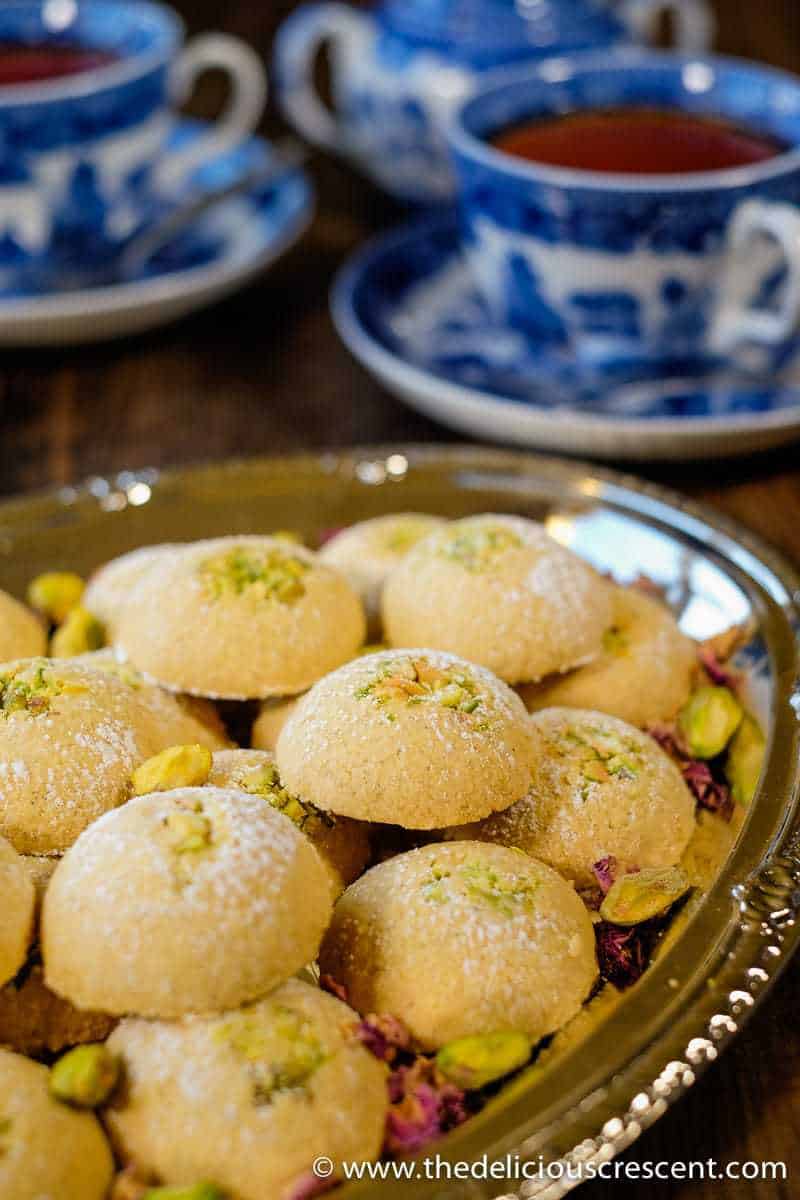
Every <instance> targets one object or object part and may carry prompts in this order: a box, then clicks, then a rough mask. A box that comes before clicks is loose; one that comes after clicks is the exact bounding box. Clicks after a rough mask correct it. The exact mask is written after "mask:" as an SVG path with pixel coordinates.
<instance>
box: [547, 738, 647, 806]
mask: <svg viewBox="0 0 800 1200" xmlns="http://www.w3.org/2000/svg"><path fill="white" fill-rule="evenodd" d="M547 736H548V741H549V743H550V745H551V746H552V747H553V748H554V750H555V751H556V752H557V753H558V754H560V755H562V756H568V757H570V758H574V757H575V755H576V754H577V755H578V756H579V758H580V760H581V761H580V771H581V776H582V778H583V788H582V795H583V798H584V799H586V798H587V796H588V795H589V792H590V789H591V784H593V783H608V781H609V780H610V779H614V778H616V779H636V778H637V776H638V774H639V772H640V770H641V769H642V751H641V746H640V745H639V743H638V742H637V741H636V740H635V739H634V738H633V737H626V736H624V735H622V734H619V733H617V732H616V730H612V729H606V728H604V727H603V726H601V725H591V724H588V723H582V724H581V725H570V726H568V727H567V728H566V729H565V730H564V731H563V732H557V733H555V734H548V735H547Z"/></svg>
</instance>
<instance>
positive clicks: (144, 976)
mask: <svg viewBox="0 0 800 1200" xmlns="http://www.w3.org/2000/svg"><path fill="white" fill-rule="evenodd" d="M330 912H331V888H330V882H329V877H328V873H327V872H326V870H325V867H324V866H323V864H322V861H321V859H320V857H319V855H318V854H317V852H316V850H315V849H314V848H313V846H312V845H311V844H310V843H309V841H308V840H307V839H306V838H305V837H303V835H302V834H301V833H300V832H299V830H297V829H296V828H295V826H294V825H293V824H292V822H291V821H290V820H288V818H287V817H284V816H283V815H282V814H281V813H279V812H277V811H276V810H275V809H274V808H272V807H271V806H270V805H269V804H265V803H264V801H263V800H262V799H261V797H259V796H250V795H247V794H245V793H244V792H241V791H233V790H225V789H222V788H209V787H203V788H178V789H176V790H175V791H172V792H160V793H157V794H153V795H149V796H139V797H137V798H136V799H134V800H131V801H130V802H129V803H128V804H126V805H124V806H123V807H122V808H118V809H115V810H114V811H113V812H110V813H106V815H105V816H104V817H102V818H101V819H100V820H99V821H96V822H95V823H94V825H92V826H91V827H90V828H89V829H87V830H86V831H85V832H84V833H83V834H82V835H81V837H79V838H78V840H77V842H76V843H75V845H74V846H73V847H72V848H71V849H70V850H69V851H68V853H67V854H66V855H65V856H64V858H63V859H62V860H61V862H60V863H59V865H58V867H57V869H56V872H55V874H54V875H53V878H52V880H51V881H50V886H49V887H48V889H47V892H46V894H45V898H44V906H43V910H42V953H43V958H44V966H45V980H46V982H47V985H48V987H50V988H52V990H53V991H54V992H57V993H58V995H60V996H64V997H65V998H66V999H67V1000H69V1001H71V1002H72V1003H73V1004H74V1005H75V1006H76V1007H77V1008H90V1009H96V1010H98V1011H100V1012H106V1013H111V1014H115V1015H122V1014H129V1013H135V1014H137V1015H140V1016H146V1017H165V1018H170V1017H178V1016H181V1015H182V1014H184V1013H189V1012H218V1011H221V1010H222V1009H226V1008H234V1007H236V1006H237V1005H239V1004H244V1003H246V1002H247V1001H249V1000H253V999H255V998H256V997H258V996H262V995H264V994H265V993H266V992H269V991H270V990H271V989H272V988H274V987H276V986H277V985H278V984H280V983H282V982H283V981H284V980H285V979H287V978H289V976H290V975H292V974H294V972H295V971H298V970H299V969H300V968H301V967H302V966H303V965H304V964H305V963H307V962H310V961H311V960H312V959H313V958H314V957H315V955H316V951H317V947H318V945H319V941H320V938H321V937H322V933H323V931H324V929H325V927H326V925H327V922H328V919H329V917H330Z"/></svg>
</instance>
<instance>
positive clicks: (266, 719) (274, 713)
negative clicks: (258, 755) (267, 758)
mask: <svg viewBox="0 0 800 1200" xmlns="http://www.w3.org/2000/svg"><path fill="white" fill-rule="evenodd" d="M299 700H300V697H299V696H289V697H286V696H280V697H277V698H276V699H274V700H265V701H264V703H263V704H262V705H261V708H260V710H259V713H258V716H257V717H256V719H255V721H254V722H253V731H252V734H251V741H252V743H253V748H254V749H256V750H274V749H275V748H276V746H277V745H278V738H279V737H280V733H281V730H282V729H283V727H284V725H285V724H286V722H287V721H288V720H289V717H290V716H291V715H292V713H293V712H294V710H295V709H296V708H297V705H298V702H299Z"/></svg>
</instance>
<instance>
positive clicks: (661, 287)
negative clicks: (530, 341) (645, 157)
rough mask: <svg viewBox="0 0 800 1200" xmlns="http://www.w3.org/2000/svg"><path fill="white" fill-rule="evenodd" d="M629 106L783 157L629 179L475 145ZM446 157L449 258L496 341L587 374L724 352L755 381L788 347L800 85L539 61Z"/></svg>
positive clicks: (604, 61) (469, 120)
mask: <svg viewBox="0 0 800 1200" xmlns="http://www.w3.org/2000/svg"><path fill="white" fill-rule="evenodd" d="M642 105H651V106H657V107H661V108H664V107H666V108H675V109H678V110H684V111H687V112H690V113H694V114H713V115H714V116H717V117H723V118H727V119H730V120H731V121H734V122H736V123H737V124H739V125H741V126H745V127H750V128H752V129H755V130H759V131H761V133H763V134H767V135H771V136H773V137H775V138H776V139H777V140H778V141H779V142H780V143H781V144H782V145H784V146H786V147H788V148H787V149H786V150H785V152H782V153H779V154H777V156H775V157H772V158H769V159H767V160H765V161H763V162H760V163H758V164H755V165H748V166H740V167H734V168H731V169H727V170H719V171H708V172H700V173H692V174H685V175H675V174H669V175H667V174H664V175H646V176H645V175H639V176H637V175H622V174H618V175H615V174H609V173H605V172H600V171H598V172H594V171H584V170H576V169H571V168H560V167H553V166H545V165H540V164H538V163H536V162H532V161H529V160H527V159H521V158H518V157H513V156H511V155H509V154H506V153H503V152H502V151H500V150H498V149H497V148H495V147H494V146H493V145H491V144H490V141H491V139H492V137H493V135H495V134H497V133H498V132H499V131H501V130H503V129H506V128H509V127H512V126H514V125H517V124H523V123H525V122H528V121H530V120H533V119H535V118H537V117H542V116H552V115H556V114H562V113H566V112H571V111H575V110H581V109H617V108H620V107H623V108H624V107H625V106H642ZM450 144H451V148H452V152H453V154H454V158H455V164H456V169H457V172H458V176H459V185H460V203H461V215H462V223H463V231H464V248H465V253H466V256H467V258H468V261H469V263H470V265H471V269H472V273H473V275H474V279H475V282H476V284H477V286H478V287H479V289H480V291H481V292H482V294H483V296H484V298H485V300H486V301H487V303H488V305H489V307H490V309H491V311H492V314H493V316H494V317H495V318H496V319H497V320H498V321H500V322H502V323H503V324H507V325H512V326H515V327H518V328H519V327H522V328H524V329H525V330H526V331H528V332H529V333H530V334H531V335H532V336H533V337H535V338H537V339H538V340H540V341H541V343H542V345H543V346H547V347H549V348H554V347H563V348H565V349H566V350H568V351H569V352H570V353H573V354H574V355H576V356H577V358H578V361H579V362H584V363H586V364H587V365H590V366H599V367H604V366H610V367H614V366H616V365H619V366H624V365H625V364H637V363H640V364H642V365H643V366H645V367H646V365H647V364H648V363H650V364H652V365H653V367H654V368H655V369H661V368H666V369H670V370H672V369H676V368H677V369H680V368H681V366H682V365H683V364H687V363H691V364H692V365H693V366H698V365H702V364H703V362H707V361H709V362H710V361H713V360H714V359H718V357H719V356H720V355H722V356H727V355H730V354H731V353H732V352H733V351H737V358H738V362H739V365H745V366H747V365H750V366H753V367H756V366H757V367H759V368H763V367H764V366H767V365H771V366H774V365H776V364H777V362H778V361H779V359H780V355H781V354H782V353H784V352H785V351H786V350H787V349H788V348H789V347H790V345H791V343H792V341H793V339H795V337H796V334H797V329H798V321H799V320H800V78H796V77H795V76H792V75H789V74H787V73H784V72H782V71H778V70H774V69H771V68H769V67H766V66H760V65H758V64H757V63H750V62H747V61H744V60H737V59H725V58H719V57H697V58H690V57H685V56H679V55H674V54H669V53H658V52H655V51H632V52H626V53H625V54H624V55H623V56H621V57H618V58H617V60H616V61H614V62H610V61H609V60H608V58H607V56H598V55H576V56H574V57H572V58H563V59H552V60H550V61H549V62H547V63H545V64H542V66H541V67H540V68H539V69H538V70H536V71H535V72H526V73H525V75H524V76H521V75H520V76H517V77H516V78H514V79H507V80H506V81H505V82H503V83H500V84H498V85H496V86H493V87H487V88H486V89H485V90H484V91H483V92H481V93H480V94H478V95H477V96H475V97H474V98H473V99H472V100H470V101H469V102H468V103H467V104H466V105H465V106H464V107H463V108H462V110H461V111H460V113H459V114H458V116H457V118H456V119H455V120H454V122H453V123H452V125H451V128H450ZM765 350H766V352H767V353H765V352H764V351H765Z"/></svg>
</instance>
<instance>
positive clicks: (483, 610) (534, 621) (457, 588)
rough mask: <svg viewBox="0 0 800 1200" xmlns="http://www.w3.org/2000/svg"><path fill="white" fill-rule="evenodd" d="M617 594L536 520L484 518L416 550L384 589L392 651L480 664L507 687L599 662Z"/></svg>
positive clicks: (455, 525) (448, 529)
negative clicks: (419, 649) (415, 650)
mask: <svg viewBox="0 0 800 1200" xmlns="http://www.w3.org/2000/svg"><path fill="white" fill-rule="evenodd" d="M611 619H612V617H611V590H610V588H609V587H608V585H607V584H606V583H605V581H604V580H603V579H601V577H600V576H599V575H598V574H597V573H596V572H595V571H594V570H593V569H592V568H591V567H590V566H589V565H588V564H587V563H585V562H583V560H582V559H580V558H578V556H577V555H575V554H573V553H572V551H570V550H567V549H565V547H564V546H561V545H559V543H558V542H556V541H554V540H553V539H552V538H551V537H549V535H548V534H547V533H546V532H545V530H544V528H543V527H542V526H541V525H539V524H537V523H536V522H535V521H529V520H526V519H525V518H523V517H511V516H495V515H491V514H488V515H485V516H479V517H466V518H464V519H463V520H460V521H453V522H451V523H450V524H449V525H446V526H445V527H444V528H443V529H441V530H437V531H436V532H434V533H432V534H430V535H429V536H428V537H426V538H424V539H423V541H421V542H418V543H417V545H416V546H415V547H414V549H413V550H411V551H410V552H409V553H408V554H407V555H406V557H405V558H404V559H403V560H402V561H401V563H400V564H399V566H398V567H397V568H396V569H395V570H394V571H393V572H392V574H391V575H390V576H389V578H388V579H387V581H386V585H385V587H384V589H383V627H384V632H385V636H386V639H387V641H388V642H389V643H390V644H391V645H393V646H432V647H434V648H436V649H438V650H449V651H451V652H452V653H453V654H460V655H462V656H463V657H464V658H467V659H469V660H470V661H471V662H477V663H482V664H483V665H484V666H486V667H488V668H489V669H490V670H492V671H494V672H495V674H496V675H499V676H500V678H501V679H505V680H506V681H507V682H508V683H522V682H527V681H530V680H536V679H541V678H542V677H543V676H544V675H550V674H552V673H553V672H555V671H566V670H568V669H569V668H570V667H575V666H578V665H580V664H581V663H585V662H589V661H591V659H593V658H595V657H596V656H597V655H598V654H599V653H600V651H601V649H602V639H603V633H604V631H605V630H606V629H607V628H608V627H609V625H610V624H611Z"/></svg>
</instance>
